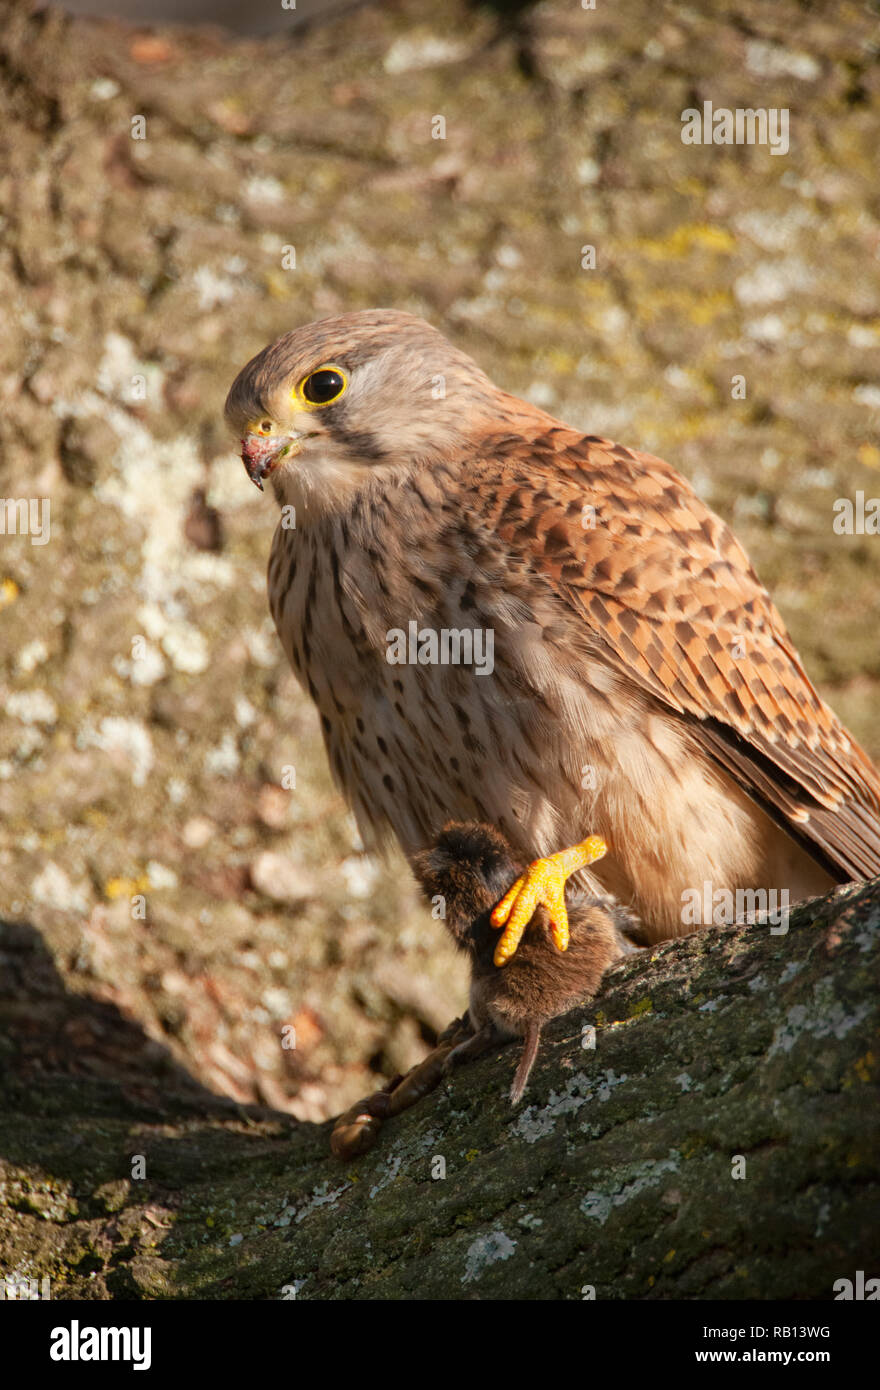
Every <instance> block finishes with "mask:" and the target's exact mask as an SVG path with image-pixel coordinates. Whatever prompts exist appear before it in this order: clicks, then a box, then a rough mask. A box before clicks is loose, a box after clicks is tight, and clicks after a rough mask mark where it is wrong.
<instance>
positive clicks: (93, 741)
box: [76, 715, 155, 787]
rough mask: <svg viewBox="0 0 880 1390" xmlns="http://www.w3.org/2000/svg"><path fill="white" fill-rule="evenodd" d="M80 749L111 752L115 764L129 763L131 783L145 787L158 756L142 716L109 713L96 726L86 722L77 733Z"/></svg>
mask: <svg viewBox="0 0 880 1390" xmlns="http://www.w3.org/2000/svg"><path fill="white" fill-rule="evenodd" d="M76 743H77V747H78V748H100V749H101V750H102V752H105V753H109V754H110V757H111V760H112V761H113V762H114V763H120V762H124V763H127V764H128V766H129V767H130V769H131V780H132V784H133V785H134V786H136V787H142V786H143V785H144V783H145V782H146V780H147V778H148V776H149V775H150V772H151V771H152V769H153V763H154V761H155V756H154V753H153V740H152V739H151V737H150V731H149V729H148V728H147V726H146V724H144V723H143V721H142V720H140V719H123V718H122V717H121V716H117V715H108V716H107V717H106V718H105V719H102V720H101V722H100V724H99V725H98V728H97V729H94V728H92V726H91V725H90V724H84V725H82V726H81V728H80V729H79V731H78V733H77V736H76Z"/></svg>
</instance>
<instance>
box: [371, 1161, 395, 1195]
mask: <svg viewBox="0 0 880 1390" xmlns="http://www.w3.org/2000/svg"><path fill="white" fill-rule="evenodd" d="M402 1166H403V1155H402V1154H392V1155H391V1157H390V1158H389V1159H388V1166H387V1168H386V1169H385V1172H384V1173H383V1174H382V1176H381V1178H380V1179H379V1181H378V1182H376V1183H374V1184H373V1186H372V1187H371V1188H370V1192H369V1195H370V1197H371V1198H372V1197H375V1196H376V1193H377V1192H381V1191H382V1188H383V1187H387V1186H388V1184H389V1183H391V1182H394V1179H395V1178H396V1177H397V1175H398V1173H399V1172H400V1170H401V1168H402Z"/></svg>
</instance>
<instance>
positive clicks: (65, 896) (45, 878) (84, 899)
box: [31, 863, 89, 912]
mask: <svg viewBox="0 0 880 1390" xmlns="http://www.w3.org/2000/svg"><path fill="white" fill-rule="evenodd" d="M31 900H32V901H33V902H35V903H40V904H42V906H43V907H54V908H57V909H58V910H59V911H61V912H88V909H89V900H88V896H87V894H86V893H85V892H83V889H82V887H77V886H74V884H72V883H71V881H70V879H69V878H68V877H67V874H66V873H65V872H64V870H63V869H62V868H61V866H60V865H59V864H53V863H49V864H47V865H46V867H45V868H44V869H42V870H41V871H40V873H38V874H37V877H36V878H35V879H34V881H33V883H32V884H31Z"/></svg>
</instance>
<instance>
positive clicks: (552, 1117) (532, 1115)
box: [510, 1070, 629, 1144]
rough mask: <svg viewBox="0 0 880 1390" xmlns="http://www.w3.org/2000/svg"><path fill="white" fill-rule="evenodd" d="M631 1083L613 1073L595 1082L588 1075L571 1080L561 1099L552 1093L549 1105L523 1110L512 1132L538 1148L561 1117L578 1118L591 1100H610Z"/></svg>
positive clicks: (624, 1077)
mask: <svg viewBox="0 0 880 1390" xmlns="http://www.w3.org/2000/svg"><path fill="white" fill-rule="evenodd" d="M628 1079H629V1078H628V1077H627V1076H626V1075H624V1076H616V1075H615V1073H614V1071H613V1070H609V1071H607V1072H601V1073H599V1074H598V1075H597V1076H596V1077H594V1078H592V1079H591V1078H590V1077H589V1076H587V1074H586V1073H585V1072H582V1071H581V1072H577V1073H576V1074H575V1075H574V1076H572V1077H569V1079H568V1081H567V1082H566V1085H565V1090H564V1091H563V1092H562V1094H561V1095H560V1094H557V1092H556V1091H551V1092H550V1099H549V1100H548V1102H547V1104H546V1105H542V1106H536V1105H529V1106H526V1108H525V1109H524V1110H521V1111H520V1113H519V1115H518V1116H517V1117H516V1120H515V1121H514V1122H513V1124H512V1125H511V1126H510V1132H511V1134H514V1135H516V1137H517V1138H518V1139H524V1140H525V1142H526V1143H527V1144H535V1143H537V1141H538V1140H539V1139H543V1138H544V1137H545V1136H546V1135H548V1134H550V1133H551V1132H552V1131H553V1129H554V1128H555V1126H556V1121H557V1119H558V1118H559V1117H560V1115H571V1114H574V1113H576V1112H577V1111H578V1110H580V1109H581V1107H582V1106H584V1105H587V1104H588V1103H589V1102H590V1101H591V1100H598V1101H606V1100H609V1099H610V1097H611V1093H612V1091H613V1090H614V1088H615V1087H616V1086H621V1085H623V1083H624V1082H625V1081H627V1080H628Z"/></svg>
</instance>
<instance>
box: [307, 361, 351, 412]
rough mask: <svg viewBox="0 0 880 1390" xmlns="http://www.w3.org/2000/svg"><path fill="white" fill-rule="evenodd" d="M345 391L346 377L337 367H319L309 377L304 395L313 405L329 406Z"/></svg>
mask: <svg viewBox="0 0 880 1390" xmlns="http://www.w3.org/2000/svg"><path fill="white" fill-rule="evenodd" d="M344 390H345V377H344V376H343V375H342V372H338V371H337V370H336V368H335V367H319V368H318V370H317V371H316V372H312V374H311V376H307V377H306V379H305V381H304V382H303V386H302V393H303V395H304V397H305V398H306V400H307V401H309V402H311V404H312V405H327V404H328V403H329V402H330V401H335V399H336V397H337V396H341V395H342V393H343V391H344Z"/></svg>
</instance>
